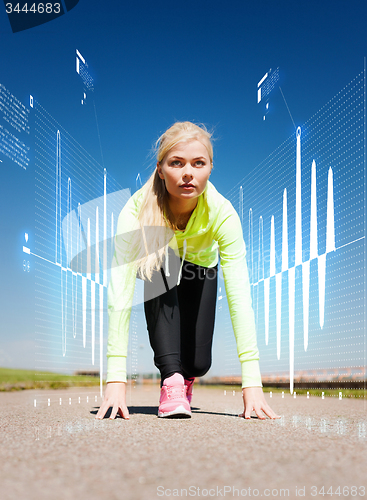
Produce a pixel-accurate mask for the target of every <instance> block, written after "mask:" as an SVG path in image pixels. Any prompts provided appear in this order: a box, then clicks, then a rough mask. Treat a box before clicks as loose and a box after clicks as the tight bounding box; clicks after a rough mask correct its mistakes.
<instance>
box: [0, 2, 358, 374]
mask: <svg viewBox="0 0 367 500" xmlns="http://www.w3.org/2000/svg"><path fill="white" fill-rule="evenodd" d="M366 19H367V6H366V2H365V1H363V0H355V1H353V2H345V1H343V0H336V1H335V0H334V1H331V0H325V1H323V2H319V1H316V0H310V1H307V2H289V1H286V0H281V1H275V0H272V1H270V0H266V1H256V2H255V1H247V0H245V1H244V0H241V1H231V0H229V1H227V2H220V1H219V0H214V1H210V2H209V1H208V0H200V1H193V0H188V1H186V2H180V3H179V2H170V1H167V0H163V1H157V2H148V1H137V2H129V3H128V2H119V1H116V0H114V1H112V2H98V1H96V0H88V1H87V0H80V1H79V3H78V5H77V6H76V7H75V8H74V9H73V10H71V11H70V12H69V13H68V14H66V15H64V16H62V17H61V18H59V19H56V20H54V21H52V22H50V23H47V24H44V25H42V26H39V27H35V28H32V29H30V30H26V31H23V32H19V33H15V34H13V33H12V32H11V29H10V24H9V21H8V19H7V16H6V13H5V9H3V8H0V37H1V47H2V50H1V55H0V61H1V78H0V83H2V84H3V85H5V87H6V88H8V89H9V90H10V91H11V92H12V93H13V94H14V95H15V96H17V97H18V99H20V100H21V101H22V102H23V103H24V104H25V105H28V102H29V94H32V95H33V96H34V97H35V99H36V100H37V101H38V102H40V103H41V104H42V106H43V107H44V108H45V109H46V110H47V111H48V112H49V113H50V114H51V115H52V116H53V117H54V118H55V119H56V120H57V121H58V122H59V123H60V124H62V126H63V127H64V128H65V129H66V130H67V131H68V132H69V133H70V134H71V135H72V136H73V137H74V139H75V140H76V141H77V142H78V143H80V144H81V145H82V146H83V147H84V148H85V149H86V150H87V151H88V152H89V153H90V154H91V155H92V156H93V157H94V158H95V159H96V160H97V161H98V162H100V163H101V164H103V166H104V167H106V168H107V170H108V172H109V174H110V175H111V176H112V177H113V178H114V179H115V180H116V182H117V183H118V184H119V185H120V186H121V188H130V189H131V190H132V191H134V190H135V178H136V176H137V174H138V173H140V175H141V177H142V179H143V180H145V179H146V178H147V176H148V174H149V172H150V171H151V168H152V167H153V165H154V158H152V156H151V147H152V144H153V143H154V142H155V140H156V139H157V138H158V136H159V135H160V134H161V133H162V132H164V130H165V129H166V128H167V127H168V126H170V125H171V124H172V123H173V122H174V121H176V120H192V121H195V122H202V123H204V124H205V125H206V126H208V128H210V129H214V137H215V139H216V140H215V143H214V148H215V149H214V171H213V173H212V176H211V181H212V182H213V183H214V185H215V186H216V187H217V189H218V190H219V191H220V192H221V193H222V194H223V195H226V193H228V192H229V191H230V190H231V188H232V187H233V186H234V185H235V184H237V183H238V182H239V181H240V179H241V178H242V177H244V175H245V174H246V173H248V172H249V171H252V170H253V169H256V167H257V165H258V164H259V163H260V162H261V161H262V160H264V159H265V158H266V157H267V156H268V155H269V154H270V153H271V152H272V151H273V150H274V149H275V148H276V147H278V146H279V145H280V144H281V143H283V142H284V141H285V140H286V139H287V138H288V137H289V136H290V135H291V134H293V133H294V126H293V123H292V120H291V118H290V115H289V113H288V110H287V108H286V105H285V103H284V100H283V98H282V96H281V94H280V92H279V90H278V89H275V90H274V91H273V93H272V94H271V96H270V112H269V115H268V116H267V119H266V121H265V122H264V121H263V119H262V116H263V108H262V105H261V104H260V105H258V104H257V100H256V90H257V83H258V81H259V80H260V79H261V78H262V76H263V75H264V74H265V73H266V72H267V71H268V70H269V68H273V69H275V68H277V67H279V71H280V85H281V88H282V91H283V94H284V97H285V99H286V101H287V104H288V107H289V110H290V112H291V114H292V117H293V120H294V122H295V124H296V126H298V125H302V124H303V123H304V122H305V121H306V120H308V119H309V118H310V116H312V115H313V114H314V113H316V112H317V111H318V110H319V109H320V108H321V107H322V106H323V105H324V104H325V103H326V102H327V101H329V100H330V99H331V98H332V97H333V96H334V95H335V94H337V93H338V92H339V91H340V89H342V88H343V87H344V86H345V85H346V84H347V83H348V82H349V81H350V80H352V79H353V78H354V77H355V76H356V75H357V74H358V73H360V72H361V71H362V70H363V58H364V56H366V52H367V43H366V42H367V35H366V28H365V26H366ZM76 49H78V50H79V51H80V52H81V53H82V55H83V56H84V57H85V58H86V60H87V61H88V64H89V69H90V72H91V74H92V75H93V77H94V79H95V90H94V92H93V93H89V94H88V98H87V105H86V106H81V104H80V99H81V97H82V85H81V82H80V78H79V77H78V75H77V74H76V72H75V50H76ZM93 101H94V105H95V110H94V105H93ZM95 111H96V114H95ZM96 117H97V119H96ZM97 125H98V130H99V134H100V143H99V139H98V133H97ZM100 144H101V147H100ZM101 149H102V154H101ZM102 155H103V160H102ZM0 168H1V174H0V175H1V213H2V214H3V215H2V217H1V219H2V221H1V229H2V231H1V232H2V238H1V245H0V248H1V260H0V262H1V264H0V265H1V276H2V287H1V306H0V311H1V331H0V365H3V366H5V365H7V366H26V365H27V366H32V362H33V360H32V359H30V358H28V357H27V352H28V353H29V349H28V351H27V346H28V347H29V346H31V345H32V340H33V338H34V325H33V324H32V322H33V321H34V319H33V316H34V314H33V316H32V311H33V309H34V303H33V301H32V297H31V296H30V288H27V287H25V286H24V284H23V282H22V278H23V275H22V273H23V270H22V268H21V262H22V255H20V254H19V251H18V249H19V245H20V241H21V239H22V237H23V234H24V231H25V230H27V228H28V227H31V225H32V216H33V215H32V214H33V213H34V211H33V212H32V207H34V198H32V196H33V190H32V186H33V184H32V183H33V182H34V180H33V177H32V175H33V169H32V165H31V166H30V168H29V169H28V170H27V171H23V170H21V169H20V168H19V167H18V166H17V165H15V164H12V165H10V167H9V168H4V166H3V165H1V166H0ZM32 203H33V205H32ZM27 342H29V344H27Z"/></svg>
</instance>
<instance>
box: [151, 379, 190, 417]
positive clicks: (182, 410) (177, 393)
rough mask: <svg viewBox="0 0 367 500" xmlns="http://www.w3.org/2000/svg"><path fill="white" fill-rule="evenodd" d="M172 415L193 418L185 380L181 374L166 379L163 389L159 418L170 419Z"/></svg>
mask: <svg viewBox="0 0 367 500" xmlns="http://www.w3.org/2000/svg"><path fill="white" fill-rule="evenodd" d="M171 415H174V416H185V417H191V410H190V404H189V402H188V400H187V397H186V387H185V385H184V378H183V376H182V375H181V374H180V373H174V374H173V375H171V376H170V377H168V378H166V379H165V380H164V382H163V386H162V388H161V397H160V398H159V409H158V417H170V416H171Z"/></svg>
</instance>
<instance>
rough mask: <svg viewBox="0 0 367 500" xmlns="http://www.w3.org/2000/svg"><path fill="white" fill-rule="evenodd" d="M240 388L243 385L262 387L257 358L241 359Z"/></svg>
mask: <svg viewBox="0 0 367 500" xmlns="http://www.w3.org/2000/svg"><path fill="white" fill-rule="evenodd" d="M241 370H242V389H243V388H244V387H262V386H263V385H262V383H261V374H260V365H259V361H258V360H257V359H253V360H249V361H242V362H241Z"/></svg>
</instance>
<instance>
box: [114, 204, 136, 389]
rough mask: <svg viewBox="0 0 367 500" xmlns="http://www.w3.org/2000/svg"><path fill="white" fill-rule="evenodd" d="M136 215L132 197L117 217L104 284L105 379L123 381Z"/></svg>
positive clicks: (133, 288) (133, 274)
mask: <svg viewBox="0 0 367 500" xmlns="http://www.w3.org/2000/svg"><path fill="white" fill-rule="evenodd" d="M137 217H138V214H137V207H136V203H135V199H134V197H132V198H130V199H129V200H128V202H127V203H126V205H125V206H124V208H123V209H122V211H121V213H120V215H119V218H118V222H117V231H116V236H115V249H114V255H113V259H112V264H111V275H110V282H109V285H108V318H109V321H108V342H107V380H106V381H107V382H126V381H127V380H126V356H127V347H128V339H129V326H130V315H131V307H132V303H133V298H134V290H135V281H136V272H137V265H136V262H134V255H133V252H132V245H131V243H132V239H133V236H134V230H136V229H137Z"/></svg>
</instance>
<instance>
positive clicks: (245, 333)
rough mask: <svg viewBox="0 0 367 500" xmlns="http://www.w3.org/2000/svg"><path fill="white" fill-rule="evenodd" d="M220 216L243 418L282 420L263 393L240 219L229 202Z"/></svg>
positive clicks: (220, 242)
mask: <svg viewBox="0 0 367 500" xmlns="http://www.w3.org/2000/svg"><path fill="white" fill-rule="evenodd" d="M221 215H222V221H221V223H220V225H219V227H218V230H217V231H216V240H217V241H218V245H219V253H220V258H221V269H222V271H223V277H224V283H225V288H226V295H227V300H228V306H229V311H230V315H231V321H232V326H233V330H234V334H235V337H236V343H237V352H238V357H239V359H240V361H241V368H242V396H243V404H244V411H243V413H242V414H241V415H240V416H241V417H245V418H250V415H251V412H252V411H253V410H254V411H255V412H256V415H257V416H258V417H259V418H260V419H265V416H263V413H265V414H266V415H267V416H268V417H269V418H272V419H273V418H280V416H279V415H277V414H276V413H275V412H274V411H273V410H272V409H271V408H270V406H269V405H268V404H267V403H266V401H265V397H264V393H263V390H262V383H261V375H260V367H259V350H258V347H257V340H256V324H255V316H254V311H253V308H252V299H251V289H250V280H249V276H248V269H247V262H246V246H245V242H244V240H243V237H242V226H241V222H240V218H239V217H238V214H237V212H236V211H235V209H234V208H233V206H232V205H231V204H230V203H229V202H228V204H225V205H224V206H223V209H222V213H221ZM262 412H263V413H262Z"/></svg>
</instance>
